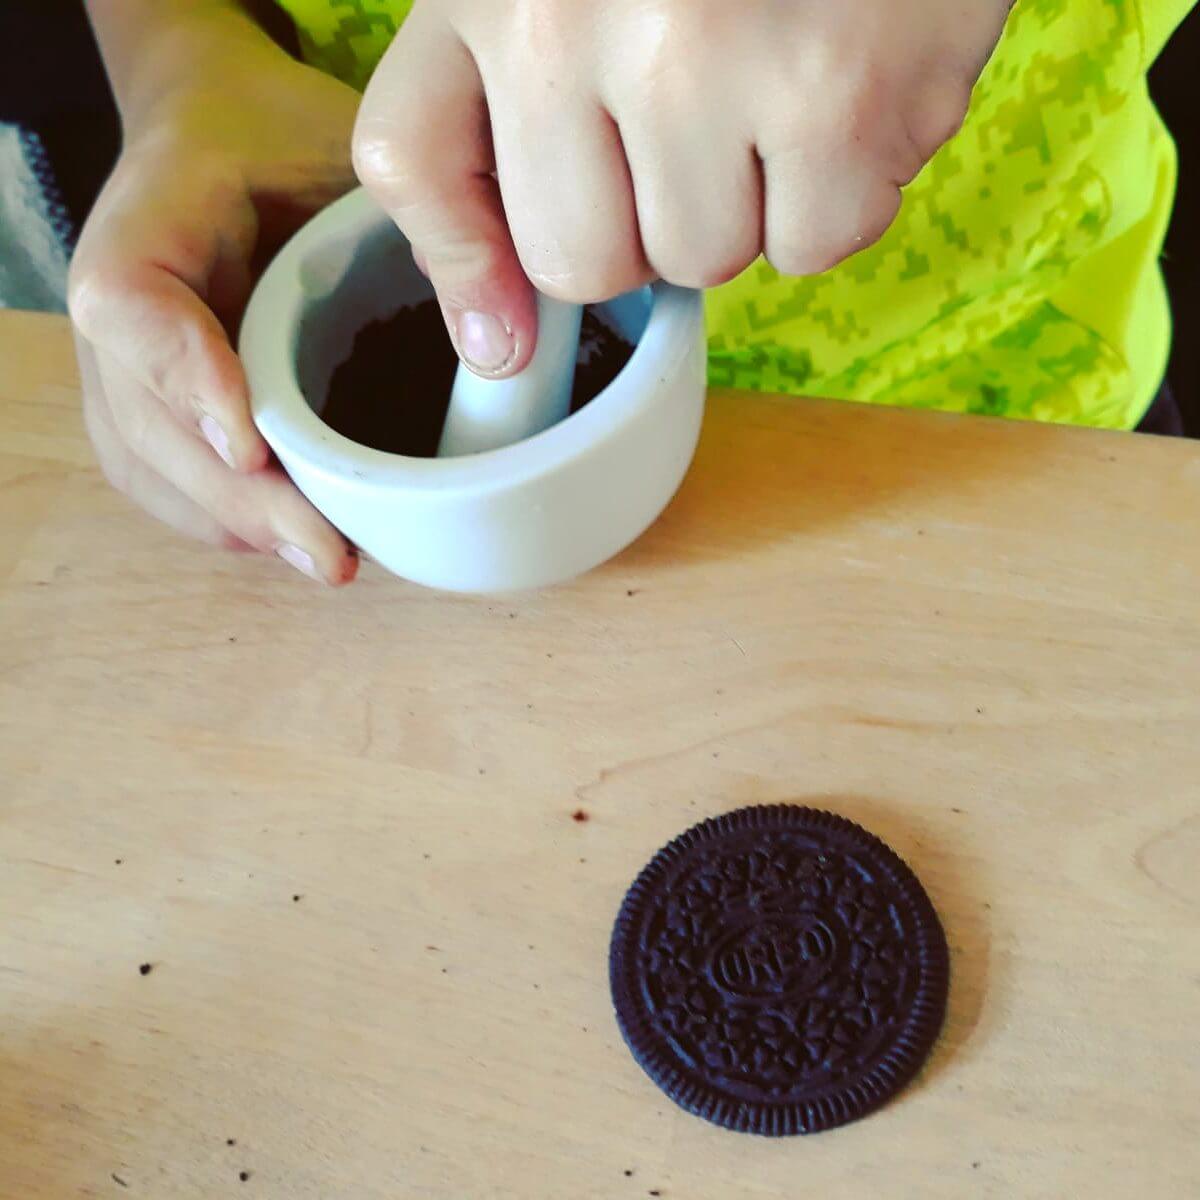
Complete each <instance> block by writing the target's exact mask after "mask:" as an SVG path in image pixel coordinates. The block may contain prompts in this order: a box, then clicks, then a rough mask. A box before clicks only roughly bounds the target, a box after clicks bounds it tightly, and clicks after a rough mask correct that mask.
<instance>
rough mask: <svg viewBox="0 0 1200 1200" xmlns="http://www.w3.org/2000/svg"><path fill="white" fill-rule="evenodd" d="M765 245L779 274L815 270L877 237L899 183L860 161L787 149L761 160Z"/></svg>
mask: <svg viewBox="0 0 1200 1200" xmlns="http://www.w3.org/2000/svg"><path fill="white" fill-rule="evenodd" d="M763 179H764V186H765V189H766V198H765V203H764V213H765V232H766V237H765V243H766V245H765V250H766V255H767V258H768V259H769V261H770V262H771V265H772V266H774V267H775V269H776V270H778V271H780V272H781V273H783V274H785V275H819V274H821V273H822V272H824V271H828V270H829V269H830V268H832V267H835V266H836V265H837V264H838V263H840V262H842V261H843V260H844V259H847V258H849V257H850V256H851V255H852V254H856V253H858V251H860V250H864V249H866V247H868V246H870V245H872V244H873V243H875V242H877V241H878V240H879V239H880V238H881V237H882V236H883V235H884V233H885V232H886V231H887V229H888V227H889V226H890V225H891V223H892V221H894V220H895V218H896V214H897V213H898V212H899V211H900V188H899V186H898V185H897V184H896V183H894V182H892V181H891V180H888V179H886V178H883V177H881V176H880V175H879V174H878V173H877V171H876V170H875V168H874V167H873V165H871V164H869V163H868V162H866V161H861V160H850V161H846V159H845V158H844V157H842V156H833V155H827V154H822V153H820V152H819V151H816V152H810V151H809V150H807V149H792V150H789V151H786V152H784V153H779V154H775V155H772V156H771V157H769V158H766V159H765V160H764V162H763Z"/></svg>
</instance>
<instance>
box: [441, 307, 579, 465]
mask: <svg viewBox="0 0 1200 1200" xmlns="http://www.w3.org/2000/svg"><path fill="white" fill-rule="evenodd" d="M582 319H583V309H582V308H581V307H580V306H579V305H577V304H564V303H563V302H562V301H560V300H551V299H550V298H549V297H547V296H543V295H541V294H540V293H539V295H538V340H537V348H536V349H535V350H534V353H533V358H532V360H531V361H530V363H529V365H528V366H527V367H526V368H525V370H524V371H522V372H521V373H520V375H517V376H516V377H514V378H512V379H481V378H480V377H479V376H478V375H475V374H474V373H473V372H471V371H469V370H467V368H466V367H464V366H462V365H461V364H460V365H459V368H458V373H457V374H456V375H455V377H454V387H453V389H452V391H451V393H450V407H449V409H448V410H447V412H446V423H445V425H444V426H443V427H442V438H441V441H440V442H439V444H438V457H439V458H452V457H455V456H457V455H461V454H478V453H480V452H481V451H483V450H495V449H498V448H499V447H501V446H509V445H512V443H513V442H519V441H523V440H524V439H525V438H529V437H533V435H534V434H535V433H541V432H542V430H543V429H549V428H550V426H551V425H554V424H557V423H558V422H559V421H561V420H562V419H563V418H564V417H565V416H566V415H567V414H568V412H570V409H571V387H572V384H573V383H574V380H575V360H576V357H577V356H578V353H579V326H580V322H581V321H582Z"/></svg>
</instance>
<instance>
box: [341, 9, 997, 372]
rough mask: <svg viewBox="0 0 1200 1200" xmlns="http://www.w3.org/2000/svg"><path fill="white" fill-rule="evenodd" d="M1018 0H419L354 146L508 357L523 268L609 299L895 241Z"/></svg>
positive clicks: (402, 220)
mask: <svg viewBox="0 0 1200 1200" xmlns="http://www.w3.org/2000/svg"><path fill="white" fill-rule="evenodd" d="M1010 2H1011V0H605V2H604V3H586V2H584V0H507V2H506V3H503V4H498V3H497V2H496V0H417V2H416V5H415V7H414V10H413V12H412V14H411V15H410V17H409V18H408V21H407V22H406V23H405V25H404V26H403V28H402V29H401V32H400V33H399V34H398V36H397V37H396V39H395V41H394V42H393V44H392V46H391V48H390V50H389V51H388V53H387V55H386V57H385V58H384V60H383V62H382V63H381V64H380V66H379V68H378V70H377V71H376V73H375V76H374V78H373V79H372V81H371V84H370V87H369V88H368V89H367V94H366V97H365V99H364V102H363V106H362V109H361V111H360V115H359V120H358V126H357V129H356V132H355V163H356V166H357V169H358V173H359V176H360V177H361V179H362V180H363V182H364V183H365V184H366V185H367V187H369V188H370V189H371V191H372V192H373V193H374V194H375V196H376V197H377V198H378V200H379V201H380V203H381V204H383V206H384V207H385V208H386V209H387V210H388V211H389V212H390V213H391V215H392V216H393V217H394V219H395V220H396V222H397V224H398V225H399V226H400V228H401V229H402V230H403V231H404V233H405V234H406V235H407V236H408V237H409V239H410V241H412V243H413V244H414V246H415V247H416V249H417V251H418V252H419V255H420V257H421V259H423V261H424V263H425V264H426V265H427V267H428V271H429V275H430V278H431V279H432V281H433V283H434V284H435V286H436V287H437V289H438V292H439V295H440V297H441V300H442V305H443V308H444V309H445V312H446V318H447V323H448V325H449V326H450V330H451V334H452V335H453V336H455V337H456V340H457V344H458V347H459V351H460V353H461V354H462V356H463V357H464V359H466V360H467V361H468V362H469V363H470V364H471V365H473V366H474V367H475V368H476V369H477V370H479V371H480V372H481V373H483V374H494V375H505V374H511V373H513V372H515V371H517V370H519V369H520V368H521V367H522V366H523V365H524V364H525V363H526V362H527V361H528V358H529V355H530V353H531V351H532V346H533V339H534V336H535V334H534V329H535V313H534V307H533V302H532V294H531V291H530V288H529V285H528V283H527V281H526V279H525V275H526V274H527V275H528V276H529V278H530V279H531V280H532V281H533V282H534V284H536V285H537V287H538V288H540V289H541V290H542V291H544V292H547V293H549V294H550V295H553V296H557V297H560V298H562V299H567V300H574V301H591V300H597V299H601V298H607V297H610V296H612V295H614V294H616V293H618V292H621V291H623V290H625V289H628V288H632V287H635V286H637V285H639V284H641V283H643V282H644V281H646V280H647V279H649V278H651V277H653V276H661V277H663V278H665V279H668V280H671V281H672V282H675V283H679V284H685V285H688V286H691V287H710V286H713V285H715V284H719V283H722V282H724V281H726V280H728V279H731V278H732V277H733V276H734V275H736V274H738V273H739V272H740V271H741V270H742V269H743V268H745V267H746V266H747V265H748V264H750V263H751V262H752V261H753V260H754V259H755V258H756V257H757V256H758V255H759V254H760V253H764V252H765V254H766V255H767V257H768V258H769V259H770V261H771V262H772V263H773V264H774V265H775V266H776V267H777V268H778V269H779V270H781V271H784V272H787V273H790V274H799V275H804V274H813V273H816V272H820V271H824V270H826V269H827V268H829V267H831V266H833V265H834V264H835V263H837V262H839V261H841V260H842V259H844V258H846V257H847V256H849V255H851V254H853V253H854V252H855V251H856V250H860V249H862V248H863V247H865V246H866V245H868V244H869V243H871V242H873V241H875V240H876V239H878V238H879V237H880V236H881V235H882V234H883V232H884V231H885V230H886V229H887V227H888V226H889V225H890V224H891V222H892V220H893V218H894V217H895V215H896V211H897V209H898V207H899V204H900V188H901V186H902V185H903V184H905V183H907V182H909V181H910V180H911V179H912V178H913V177H914V176H915V175H916V174H917V172H918V171H919V170H920V169H921V167H922V166H923V165H924V164H925V162H926V161H927V160H928V159H929V158H930V157H931V156H932V155H933V153H934V152H935V151H936V150H937V148H938V147H939V146H940V145H941V144H942V143H943V142H944V141H946V139H947V138H949V137H950V136H951V135H952V134H953V133H954V132H955V131H956V130H957V128H958V127H959V124H960V123H961V121H962V119H963V116H964V114H965V113H966V109H967V104H968V101H969V98H970V94H971V89H972V87H973V85H974V83H975V81H976V78H977V77H978V75H979V73H980V71H981V70H982V68H983V66H984V64H985V63H986V61H987V59H988V57H989V56H990V54H991V51H992V49H993V47H994V46H995V43H996V41H997V40H998V38H999V35H1000V33H1001V30H1002V28H1003V24H1004V19H1005V16H1006V14H1007V12H1008V9H1009V5H1010ZM493 145H494V158H493ZM493 171H494V172H495V176H496V178H498V180H499V186H497V183H496V181H495V179H494V178H493V175H492V172H493ZM501 195H503V208H502V207H501ZM506 214H507V220H506ZM522 267H524V273H523V272H522Z"/></svg>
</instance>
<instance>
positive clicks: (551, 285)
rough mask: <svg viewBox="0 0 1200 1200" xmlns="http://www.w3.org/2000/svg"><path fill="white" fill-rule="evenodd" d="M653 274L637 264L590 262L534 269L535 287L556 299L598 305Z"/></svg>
mask: <svg viewBox="0 0 1200 1200" xmlns="http://www.w3.org/2000/svg"><path fill="white" fill-rule="evenodd" d="M650 277H651V272H649V271H648V270H639V269H638V268H637V267H634V266H630V265H624V266H609V265H605V264H603V263H599V264H589V265H587V266H582V267H578V268H576V269H572V270H568V271H565V272H556V273H554V274H548V273H545V272H532V273H530V279H531V281H532V282H533V284H534V286H535V287H536V288H537V289H538V290H539V291H541V292H544V293H545V294H546V295H548V296H550V297H551V298H552V299H554V300H561V301H563V302H564V303H566V304H598V303H600V302H602V301H604V300H611V299H612V298H613V297H614V296H619V295H621V294H622V293H623V292H631V291H633V290H634V289H636V288H639V287H641V286H642V285H643V284H644V283H646V282H647V281H648V280H649V278H650Z"/></svg>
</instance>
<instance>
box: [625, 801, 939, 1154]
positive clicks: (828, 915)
mask: <svg viewBox="0 0 1200 1200" xmlns="http://www.w3.org/2000/svg"><path fill="white" fill-rule="evenodd" d="M609 979H610V983H611V986H612V995H613V1003H614V1005H615V1008H616V1014H617V1022H618V1024H619V1025H620V1027H621V1033H622V1035H623V1036H624V1038H625V1041H626V1044H627V1045H628V1046H629V1049H630V1050H631V1051H632V1053H633V1056H634V1058H635V1059H636V1060H637V1062H638V1063H639V1064H640V1065H641V1066H642V1068H643V1069H644V1070H645V1072H646V1073H647V1074H648V1075H649V1076H650V1078H651V1079H653V1080H654V1082H655V1083H656V1084H658V1086H659V1087H660V1088H662V1090H663V1091H664V1092H666V1094H667V1095H668V1096H670V1097H671V1099H672V1100H674V1101H675V1102H676V1103H677V1104H679V1105H680V1106H681V1107H682V1108H685V1109H687V1110H688V1111H689V1112H692V1113H695V1114H696V1115H697V1116H700V1117H704V1118H705V1119H707V1120H709V1121H713V1122H715V1123H716V1124H718V1125H723V1126H725V1127H726V1128H728V1129H734V1130H738V1131H740V1132H744V1133H758V1134H764V1135H770V1136H782V1135H788V1134H797V1133H816V1132H818V1131H820V1130H823V1129H830V1128H832V1127H833V1126H836V1125H843V1124H846V1123H847V1122H849V1121H854V1120H857V1119H858V1118H859V1117H862V1116H865V1115H866V1114H867V1113H869V1112H871V1111H872V1110H873V1109H875V1108H878V1107H879V1106H880V1105H881V1104H883V1103H885V1102H886V1101H887V1100H889V1099H890V1098H891V1097H892V1096H894V1095H895V1094H896V1093H897V1092H898V1091H899V1090H900V1089H901V1088H902V1087H904V1085H905V1084H906V1083H907V1082H908V1081H909V1080H910V1079H911V1078H912V1076H913V1075H914V1074H915V1073H916V1071H917V1070H918V1068H919V1067H920V1066H921V1064H922V1062H924V1060H925V1058H926V1056H927V1055H928V1053H929V1051H930V1049H931V1048H932V1046H933V1044H934V1042H935V1041H936V1039H937V1035H938V1031H939V1030H940V1028H941V1025H942V1020H943V1018H944V1016H945V1011H946V994H947V990H948V987H949V954H948V952H947V947H946V937H945V934H944V933H943V931H942V926H941V923H940V921H939V920H938V917H937V913H936V912H935V911H934V909H933V905H932V904H931V903H930V901H929V897H928V896H927V895H926V894H925V891H924V889H923V888H922V887H921V885H920V883H919V882H918V881H917V878H916V876H915V875H913V873H912V872H911V871H910V870H909V869H908V867H907V866H906V865H905V864H904V862H903V861H902V860H901V859H900V858H899V857H898V856H897V855H896V854H895V853H894V852H893V851H892V850H890V849H889V848H888V847H887V846H886V845H884V843H883V842H881V841H880V840H879V839H878V838H877V837H875V836H874V835H872V834H870V833H867V832H866V830H864V829H862V828H860V827H859V826H858V825H855V824H853V823H852V822H850V821H847V820H844V819H843V818H841V817H838V816H834V815H833V814H832V813H827V812H821V811H819V810H817V809H812V808H802V807H799V806H796V805H772V806H764V807H759V808H743V809H740V810H739V811H737V812H733V813H729V814H727V815H725V816H721V817H715V818H713V819H712V820H710V821H704V822H702V823H701V824H699V825H696V826H694V827H693V828H692V829H689V830H688V831H687V832H686V833H683V834H681V835H680V836H679V837H677V838H676V839H675V840H674V841H673V842H671V843H670V844H669V845H667V846H666V847H664V848H663V849H662V850H660V851H659V852H658V854H657V855H655V857H654V858H653V859H652V860H651V862H650V863H649V864H648V865H647V866H646V868H645V869H644V870H643V871H642V873H641V875H639V876H638V878H637V881H636V882H635V883H634V884H633V886H632V887H631V888H630V889H629V893H628V894H627V895H626V897H625V902H624V904H622V906H621V911H620V913H619V914H618V915H617V921H616V925H615V927H614V929H613V936H612V945H611V949H610V953H609Z"/></svg>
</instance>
